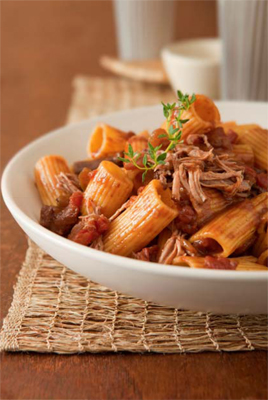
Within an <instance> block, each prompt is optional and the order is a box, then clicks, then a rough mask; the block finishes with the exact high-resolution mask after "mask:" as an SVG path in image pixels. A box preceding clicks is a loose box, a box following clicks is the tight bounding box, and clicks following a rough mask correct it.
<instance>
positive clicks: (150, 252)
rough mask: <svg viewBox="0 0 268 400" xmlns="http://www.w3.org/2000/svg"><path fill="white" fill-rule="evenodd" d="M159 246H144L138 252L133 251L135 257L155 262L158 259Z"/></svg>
mask: <svg viewBox="0 0 268 400" xmlns="http://www.w3.org/2000/svg"><path fill="white" fill-rule="evenodd" d="M157 252H158V246H157V245H154V246H151V247H144V248H143V249H142V250H141V251H139V252H138V253H133V257H134V258H136V259H137V260H141V261H151V262H155V261H156V259H157Z"/></svg>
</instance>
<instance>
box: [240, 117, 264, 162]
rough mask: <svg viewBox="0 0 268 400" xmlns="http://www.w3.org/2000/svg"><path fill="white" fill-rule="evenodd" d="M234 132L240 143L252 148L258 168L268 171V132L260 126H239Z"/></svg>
mask: <svg viewBox="0 0 268 400" xmlns="http://www.w3.org/2000/svg"><path fill="white" fill-rule="evenodd" d="M233 130H234V131H235V132H236V133H237V134H238V136H239V141H240V142H241V143H245V144H247V145H249V146H250V147H251V148H252V151H253V153H254V158H255V165H256V167H257V168H261V169H264V170H267V169H268V156H267V154H268V131H267V129H262V128H261V127H260V126H259V125H255V124H251V125H237V126H236V127H234V128H233Z"/></svg>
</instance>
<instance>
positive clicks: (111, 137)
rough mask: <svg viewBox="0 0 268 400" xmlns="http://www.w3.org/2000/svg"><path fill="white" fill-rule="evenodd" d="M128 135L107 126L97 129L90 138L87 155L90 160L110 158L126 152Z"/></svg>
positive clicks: (100, 126)
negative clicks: (112, 155) (115, 154)
mask: <svg viewBox="0 0 268 400" xmlns="http://www.w3.org/2000/svg"><path fill="white" fill-rule="evenodd" d="M128 136H129V135H128V134H127V133H126V132H123V131H121V130H119V129H116V128H113V127H112V126H110V125H107V124H99V125H97V126H96V127H95V129H94V131H93V133H92V135H91V136H90V138H89V142H88V148H87V153H88V156H89V157H90V158H103V157H108V156H109V155H110V154H114V153H120V152H122V151H124V149H125V145H126V142H127V139H128Z"/></svg>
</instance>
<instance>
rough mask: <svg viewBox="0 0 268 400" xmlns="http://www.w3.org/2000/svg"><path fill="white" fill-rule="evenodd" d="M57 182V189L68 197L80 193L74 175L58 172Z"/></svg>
mask: <svg viewBox="0 0 268 400" xmlns="http://www.w3.org/2000/svg"><path fill="white" fill-rule="evenodd" d="M57 182H58V183H57V187H58V188H59V189H61V190H63V191H65V192H66V193H67V194H69V195H71V194H73V193H75V192H77V191H81V188H80V185H79V180H78V178H77V176H76V175H75V174H70V173H64V172H60V173H59V175H57Z"/></svg>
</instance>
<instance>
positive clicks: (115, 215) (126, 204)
mask: <svg viewBox="0 0 268 400" xmlns="http://www.w3.org/2000/svg"><path fill="white" fill-rule="evenodd" d="M137 197H138V196H131V197H130V198H129V199H128V200H127V201H126V202H125V203H124V204H122V206H121V207H120V208H118V210H116V212H115V213H114V214H113V215H112V216H111V217H110V218H109V221H110V222H112V221H113V220H114V219H115V218H117V217H118V215H120V214H121V213H122V212H123V211H125V210H126V209H127V208H128V207H130V206H131V205H132V204H133V203H134V202H135V201H136V199H137Z"/></svg>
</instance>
